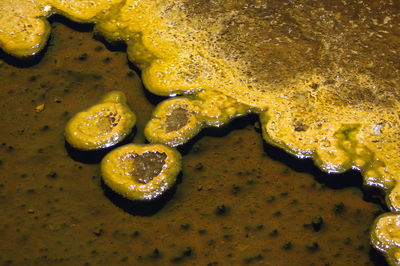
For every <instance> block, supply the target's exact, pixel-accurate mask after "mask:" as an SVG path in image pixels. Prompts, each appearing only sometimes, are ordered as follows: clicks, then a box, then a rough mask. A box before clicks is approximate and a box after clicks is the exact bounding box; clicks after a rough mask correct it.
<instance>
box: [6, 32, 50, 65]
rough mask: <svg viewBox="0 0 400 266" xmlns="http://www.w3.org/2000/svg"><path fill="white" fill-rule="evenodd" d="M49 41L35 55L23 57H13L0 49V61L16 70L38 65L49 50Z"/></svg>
mask: <svg viewBox="0 0 400 266" xmlns="http://www.w3.org/2000/svg"><path fill="white" fill-rule="evenodd" d="M49 45H50V39H49V40H48V41H47V43H46V45H45V46H44V47H43V49H42V50H40V51H39V52H38V53H37V54H34V55H32V56H25V57H15V56H13V55H11V54H8V53H6V52H5V51H3V50H1V49H0V59H2V60H4V62H6V63H7V64H9V65H12V66H15V67H17V68H29V67H32V66H34V65H37V64H39V63H40V61H41V60H42V59H43V57H44V55H45V54H46V52H47V50H48V49H49Z"/></svg>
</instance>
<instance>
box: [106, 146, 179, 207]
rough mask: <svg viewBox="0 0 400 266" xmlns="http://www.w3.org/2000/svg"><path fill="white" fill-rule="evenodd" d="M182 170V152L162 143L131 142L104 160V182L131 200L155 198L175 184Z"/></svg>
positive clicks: (112, 152)
mask: <svg viewBox="0 0 400 266" xmlns="http://www.w3.org/2000/svg"><path fill="white" fill-rule="evenodd" d="M180 170H181V155H180V154H179V152H177V151H176V150H174V149H171V148H169V147H168V146H164V145H160V144H150V145H138V144H128V145H125V146H122V147H119V148H117V149H115V150H113V151H111V152H110V153H108V154H107V155H106V156H105V157H104V158H103V160H102V162H101V174H102V176H103V180H104V183H105V184H106V185H107V186H109V187H110V188H111V189H112V190H114V191H115V192H116V193H118V194H120V195H122V196H123V197H125V198H127V199H130V200H154V199H156V198H158V197H160V196H161V195H162V194H163V193H165V192H166V191H167V190H168V189H170V188H171V187H173V185H174V184H175V182H176V177H177V175H178V174H179V172H180Z"/></svg>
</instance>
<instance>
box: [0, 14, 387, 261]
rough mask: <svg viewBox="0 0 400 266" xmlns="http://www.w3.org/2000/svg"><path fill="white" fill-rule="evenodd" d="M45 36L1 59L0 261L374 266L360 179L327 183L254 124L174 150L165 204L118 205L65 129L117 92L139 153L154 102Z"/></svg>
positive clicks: (120, 67) (57, 31)
mask: <svg viewBox="0 0 400 266" xmlns="http://www.w3.org/2000/svg"><path fill="white" fill-rule="evenodd" d="M52 26H53V31H52V38H51V40H50V42H49V45H48V47H47V49H46V51H45V53H44V54H42V56H41V57H39V58H38V59H37V60H36V62H32V63H29V64H27V63H23V62H16V61H12V60H11V58H10V57H8V56H5V55H4V54H3V55H2V59H1V58H0V81H1V82H0V108H1V111H0V113H1V120H0V128H1V134H0V172H1V179H0V208H1V210H2V211H1V214H0V235H1V242H0V262H1V263H3V264H12V265H35V264H37V265H55V264H57V265H128V264H129V265H166V264H181V265H238V264H254V265H378V264H379V265H382V257H381V256H380V255H379V254H377V253H376V252H375V251H374V250H372V248H371V246H370V244H369V230H370V227H371V225H372V222H373V220H374V218H375V217H376V216H377V215H378V214H379V213H381V212H382V211H383V210H382V207H381V206H380V205H378V204H376V203H373V202H371V200H369V201H365V200H364V198H365V197H366V196H365V195H364V194H363V192H362V191H361V189H360V185H361V177H360V175H359V174H354V173H350V174H346V175H340V176H336V177H335V176H329V175H326V174H323V173H321V172H319V171H318V170H316V168H314V167H312V164H311V163H310V162H307V161H298V160H295V159H293V158H291V157H290V156H288V155H285V153H284V152H281V151H279V150H277V149H275V148H273V147H271V146H268V145H265V144H264V142H263V140H262V137H261V134H260V132H258V130H257V126H255V125H256V124H257V119H256V118H255V117H248V118H246V119H241V120H239V121H237V122H234V123H233V124H232V125H231V127H228V128H225V129H224V130H222V131H215V130H209V131H206V133H205V134H203V135H202V136H201V137H198V138H196V140H195V141H193V142H191V143H190V144H189V145H187V146H186V147H185V148H183V149H182V151H183V152H184V154H183V171H182V174H181V177H180V179H181V182H180V183H179V184H178V185H177V187H176V189H175V190H174V191H172V192H171V193H172V194H171V195H169V196H168V197H166V198H165V199H162V201H160V202H157V203H155V204H148V205H146V204H138V203H133V202H129V201H124V200H122V199H121V198H118V196H117V195H115V194H113V193H112V192H111V191H110V190H109V189H107V187H105V185H104V184H102V182H101V177H100V172H99V164H98V163H92V164H87V163H83V162H79V161H75V160H73V159H72V158H71V157H70V156H69V154H68V153H67V151H66V149H65V140H64V136H63V131H64V127H65V124H66V122H67V121H68V119H69V118H70V117H71V116H72V115H73V114H75V113H76V112H78V111H81V110H83V109H85V108H87V107H89V106H91V105H93V104H95V103H97V102H98V101H99V99H100V98H101V97H102V96H103V95H104V94H105V93H106V92H108V91H110V90H115V89H118V90H122V91H123V92H124V93H125V94H126V95H127V98H128V103H129V106H130V107H131V109H132V110H133V111H134V112H135V113H136V115H137V119H138V123H137V129H136V135H135V137H134V139H133V142H136V143H143V142H144V141H145V140H144V137H143V128H144V125H145V123H146V122H147V121H148V120H149V118H150V115H151V112H152V110H153V108H154V104H156V103H157V102H158V100H159V99H158V98H157V97H152V96H151V95H149V94H148V93H146V92H145V91H144V90H143V89H142V88H141V85H140V80H139V78H138V75H137V74H136V73H135V72H134V70H133V69H132V68H131V67H130V66H129V64H128V62H127V59H126V54H125V53H124V52H123V51H111V50H110V49H108V48H107V47H106V46H105V45H104V43H102V42H100V41H98V40H94V39H93V38H92V33H91V32H89V31H85V30H83V31H77V29H76V28H74V27H75V26H74V25H73V24H71V25H68V26H66V25H65V24H63V23H59V22H57V21H56V22H53V24H52ZM71 27H72V28H71ZM88 30H90V27H88ZM28 65H29V67H27V66H28ZM42 104H44V106H42V107H44V109H43V110H42V111H41V112H40V109H41V108H42V107H41V108H39V109H36V110H35V108H36V107H38V106H41V105H42ZM336 179H338V180H340V181H338V182H336V181H335V180H336ZM368 195H369V194H368ZM367 198H371V196H367Z"/></svg>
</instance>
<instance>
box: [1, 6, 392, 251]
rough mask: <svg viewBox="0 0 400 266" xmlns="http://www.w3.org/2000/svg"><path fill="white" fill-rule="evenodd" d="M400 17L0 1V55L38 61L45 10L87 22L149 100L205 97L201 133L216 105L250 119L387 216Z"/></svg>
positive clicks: (327, 10)
mask: <svg viewBox="0 0 400 266" xmlns="http://www.w3.org/2000/svg"><path fill="white" fill-rule="evenodd" d="M399 8H400V7H399V5H398V4H397V2H396V1H389V0H387V1H373V0H362V1H316V0H315V1H313V0H311V1H289V0H287V1H286V0H284V1H281V0H271V1H259V0H252V1H250V0H236V1H233V0H229V1H225V0H213V1H202V0H163V1H161V0H126V1H96V4H94V5H93V2H92V1H50V0H48V1H45V0H30V1H28V0H19V1H9V0H6V1H1V2H0V46H1V47H2V49H4V50H5V51H6V52H9V53H11V54H13V55H16V56H27V55H32V54H35V53H37V52H38V51H39V50H40V49H41V48H42V47H43V45H44V43H45V41H46V38H47V36H48V25H47V24H46V22H45V20H44V19H43V17H47V16H49V15H50V14H52V13H53V12H59V13H62V14H64V15H66V16H68V17H70V18H72V19H75V20H78V21H89V22H94V23H96V30H97V31H98V32H100V33H102V34H103V35H104V36H105V37H106V38H107V39H108V40H109V41H115V40H122V41H126V43H127V45H128V50H127V51H128V56H129V59H130V60H131V61H132V62H134V63H136V64H137V65H138V66H139V67H141V68H142V74H143V76H142V77H143V81H144V83H145V85H146V87H147V88H148V89H149V90H150V91H152V92H153V93H155V94H158V95H166V96H175V95H178V94H194V95H196V94H197V95H199V97H201V96H200V95H201V93H206V94H205V95H208V96H206V99H205V102H208V103H209V106H210V109H209V111H210V112H208V113H207V112H203V113H204V114H205V117H206V116H208V117H209V118H211V117H213V119H211V120H210V124H218V123H220V122H221V121H222V120H224V119H225V117H226V114H229V113H230V111H228V109H230V108H231V107H232V106H230V107H227V108H226V109H225V108H222V109H223V111H222V112H221V114H212V112H218V110H217V109H214V107H213V106H214V103H215V102H218V100H216V99H218V97H221V96H220V95H223V96H225V97H229V98H230V99H233V100H234V101H235V102H236V103H237V104H239V105H243V106H246V107H245V108H244V109H245V110H250V109H251V110H253V111H255V110H256V111H255V112H257V113H259V114H260V118H261V123H262V130H263V136H264V138H265V139H266V140H267V141H268V142H269V143H272V144H274V145H276V146H279V147H281V148H283V149H285V150H287V151H288V152H290V153H293V154H295V155H296V156H298V157H311V158H313V159H314V161H315V163H316V164H317V165H318V166H319V167H320V168H321V169H322V170H324V171H328V172H333V173H338V172H343V171H346V170H348V169H350V168H355V169H359V170H360V171H361V173H362V174H363V176H364V180H365V184H366V185H370V186H376V187H380V188H382V189H383V190H384V191H385V192H386V193H387V200H386V201H387V205H388V207H389V208H390V209H391V210H392V211H396V212H398V211H400V160H399V159H398V158H399V155H400V138H399V136H400V118H399V113H400V107H399V104H400V90H399V88H400V51H399V47H400V37H399V34H398V33H399V32H400V16H399V14H400V10H399ZM213 92H218V93H217V94H215V95H214V94H213ZM203 100H204V99H203ZM233 106H234V107H235V108H236V109H237V110H238V109H240V108H238V107H237V105H236V104H234V105H233ZM219 117H220V118H221V121H220V120H219V119H220V118H219ZM214 118H215V119H214ZM390 254H391V253H390Z"/></svg>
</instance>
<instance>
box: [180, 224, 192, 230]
mask: <svg viewBox="0 0 400 266" xmlns="http://www.w3.org/2000/svg"><path fill="white" fill-rule="evenodd" d="M189 228H190V224H181V229H182V230H185V231H186V230H188V229H189Z"/></svg>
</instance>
